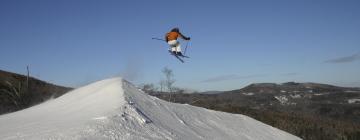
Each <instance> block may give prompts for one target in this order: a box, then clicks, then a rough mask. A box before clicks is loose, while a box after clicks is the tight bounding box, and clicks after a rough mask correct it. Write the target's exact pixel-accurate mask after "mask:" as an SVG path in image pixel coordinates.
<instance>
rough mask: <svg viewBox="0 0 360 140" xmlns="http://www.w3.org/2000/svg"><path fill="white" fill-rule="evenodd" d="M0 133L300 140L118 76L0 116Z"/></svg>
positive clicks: (101, 138)
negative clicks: (164, 96)
mask: <svg viewBox="0 0 360 140" xmlns="http://www.w3.org/2000/svg"><path fill="white" fill-rule="evenodd" d="M0 139H1V140H18V139H26V140H28V139H34V140H38V139H51V140H52V139H56V140H57V139H61V140H62V139H63V140H69V139H76V140H77V139H81V140H83V139H86V140H108V139H110V140H299V139H300V138H298V137H296V136H294V135H291V134H289V133H286V132H284V131H282V130H279V129H277V128H274V127H271V126H269V125H266V124H264V123H261V122H259V121H257V120H254V119H252V118H250V117H247V116H244V115H240V114H230V113H224V112H218V111H212V110H208V109H204V108H200V107H195V106H191V105H184V104H176V103H170V102H166V101H163V100H160V99H158V98H156V97H153V96H149V95H147V94H145V93H143V92H142V91H140V90H139V89H137V88H136V87H135V86H134V85H132V84H131V83H129V82H126V81H125V80H122V79H121V78H111V79H106V80H102V81H98V82H95V83H92V84H89V85H87V86H84V87H81V88H78V89H75V90H73V91H70V92H68V93H66V94H64V95H63V96H61V97H59V98H56V99H53V100H49V101H47V102H45V103H42V104H39V105H36V106H33V107H30V108H28V109H24V110H21V111H18V112H14V113H10V114H5V115H1V116H0Z"/></svg>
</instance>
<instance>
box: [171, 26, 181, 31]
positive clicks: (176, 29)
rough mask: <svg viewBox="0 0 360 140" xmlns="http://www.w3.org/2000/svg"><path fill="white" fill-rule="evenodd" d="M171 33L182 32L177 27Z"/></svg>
mask: <svg viewBox="0 0 360 140" xmlns="http://www.w3.org/2000/svg"><path fill="white" fill-rule="evenodd" d="M171 32H180V30H179V28H178V27H175V28H173V29H171Z"/></svg>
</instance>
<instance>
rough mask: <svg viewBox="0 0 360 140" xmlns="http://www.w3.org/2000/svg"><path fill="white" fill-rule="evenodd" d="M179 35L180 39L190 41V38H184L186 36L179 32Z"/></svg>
mask: <svg viewBox="0 0 360 140" xmlns="http://www.w3.org/2000/svg"><path fill="white" fill-rule="evenodd" d="M179 34H180V36H181V38H182V39H185V40H190V37H186V36H184V35H183V34H182V33H180V32H179Z"/></svg>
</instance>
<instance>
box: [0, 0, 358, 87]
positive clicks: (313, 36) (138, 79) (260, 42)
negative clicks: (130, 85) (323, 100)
mask: <svg viewBox="0 0 360 140" xmlns="http://www.w3.org/2000/svg"><path fill="white" fill-rule="evenodd" d="M359 7H360V2H359V1H357V0H353V1H351V0H342V1H341V0H292V1H289V0H274V1H268V0H264V1H260V0H255V1H250V0H244V1H243V0H238V1H237V0H231V1H227V0H221V1H220V0H218V1H205V0H203V1H200V0H199V1H192V0H182V1H166V0H152V1H148V0H142V1H140V0H128V1H125V0H124V1H122V0H118V1H109V0H101V1H100V0H31V1H29V0H2V1H0V48H1V51H0V69H2V70H7V71H12V72H17V73H22V74H24V73H25V72H26V65H30V70H31V74H32V75H33V76H34V77H37V78H40V79H43V80H45V81H49V82H52V83H55V84H60V85H65V86H72V87H78V86H81V85H84V84H87V83H89V82H92V81H96V80H100V79H104V78H107V77H112V76H122V77H125V78H126V79H128V80H130V81H132V82H134V83H136V84H140V83H155V84H157V83H158V81H159V80H160V79H162V78H163V76H162V74H161V70H162V69H163V68H164V67H168V68H170V69H172V70H173V71H174V74H175V78H176V79H177V81H176V83H175V84H176V85H177V86H180V87H184V88H189V89H195V90H231V89H238V88H241V87H243V86H246V85H248V84H250V83H255V82H277V83H281V82H287V81H297V82H320V83H328V84H336V85H341V86H360V72H359V70H360V26H359V25H360V8H359ZM172 27H179V28H180V30H181V31H182V32H183V34H185V35H187V36H190V37H191V38H192V40H191V41H190V43H189V48H188V51H187V55H189V56H190V57H191V58H190V59H188V60H186V63H185V64H181V63H179V62H178V61H177V60H176V59H175V58H173V57H172V56H170V55H169V54H168V52H167V44H166V43H164V42H161V41H157V40H152V39H151V38H152V37H160V38H162V37H163V35H164V34H165V33H166V32H167V31H169V30H170V29H171V28H172ZM184 44H185V42H183V47H185V45H184Z"/></svg>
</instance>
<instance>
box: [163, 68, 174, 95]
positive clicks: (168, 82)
mask: <svg viewBox="0 0 360 140" xmlns="http://www.w3.org/2000/svg"><path fill="white" fill-rule="evenodd" d="M162 73H164V75H165V81H164V84H165V86H166V88H167V90H168V92H169V93H170V98H169V101H170V100H171V94H172V92H173V84H174V83H175V79H174V74H173V71H172V70H171V69H169V68H168V67H165V68H164V69H163V70H162Z"/></svg>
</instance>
